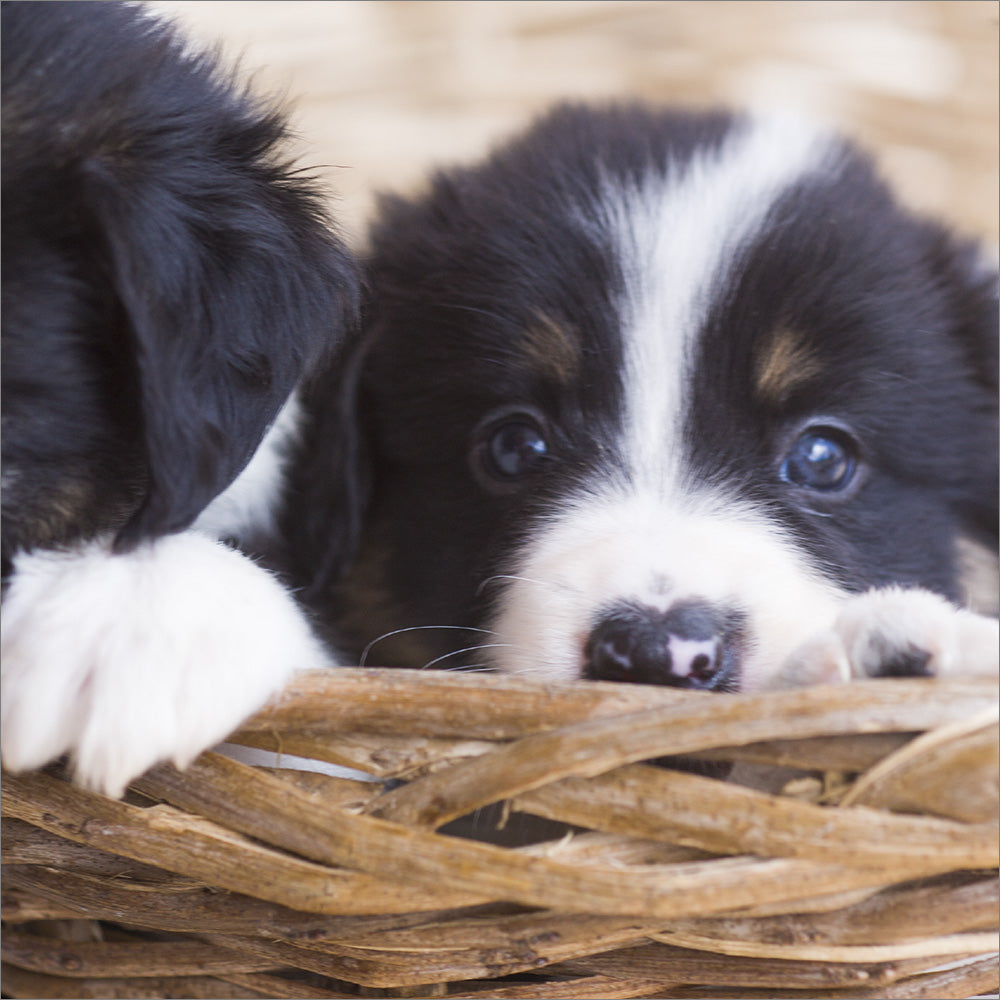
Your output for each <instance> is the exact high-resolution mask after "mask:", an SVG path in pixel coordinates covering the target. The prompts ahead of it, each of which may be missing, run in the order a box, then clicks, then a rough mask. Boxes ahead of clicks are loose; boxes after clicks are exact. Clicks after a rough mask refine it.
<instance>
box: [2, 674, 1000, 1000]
mask: <svg viewBox="0 0 1000 1000" xmlns="http://www.w3.org/2000/svg"><path fill="white" fill-rule="evenodd" d="M233 739H234V741H235V742H238V743H242V744H244V745H246V746H251V747H259V748H264V749H270V750H277V751H279V752H282V753H286V754H295V755H299V756H304V757H307V758H312V759H313V760H317V761H327V762H333V763H338V764H341V765H349V766H350V767H352V768H355V769H358V770H361V771H363V772H365V773H366V774H368V775H370V776H371V777H372V778H374V779H375V780H374V781H360V780H353V779H349V778H343V777H335V776H331V775H329V774H325V773H317V772H314V771H301V770H290V769H283V768H279V769H271V768H264V767H254V766H250V765H247V764H244V763H238V762H237V761H235V760H232V759H229V758H227V757H223V756H220V755H218V754H212V753H208V754H204V755H203V756H202V757H201V758H199V759H198V760H197V761H196V762H195V764H194V765H192V767H190V768H189V769H188V770H187V771H185V772H183V773H181V772H178V771H177V770H176V769H174V768H173V767H170V766H163V767H160V768H157V769H155V770H154V771H152V772H150V773H149V774H147V775H146V776H145V777H143V778H142V779H141V780H139V781H137V782H135V784H134V785H133V787H132V790H131V791H130V792H129V795H128V798H127V799H126V800H125V801H123V802H116V801H112V800H110V799H107V798H104V797H102V796H99V795H95V794H91V793H89V792H87V791H84V790H81V789H79V788H76V787H74V786H73V785H71V784H69V783H67V782H66V781H65V780H63V778H61V777H60V776H59V775H58V774H56V773H55V772H54V771H51V770H50V771H49V772H47V773H39V774H31V775H22V776H16V777H15V776H9V775H8V776H5V777H4V796H3V814H4V817H5V818H4V820H3V824H4V827H3V849H4V862H5V867H4V880H5V883H4V884H5V893H4V917H5V919H6V921H7V924H6V927H5V932H4V938H3V951H4V961H5V966H4V983H3V989H4V993H5V994H6V995H8V996H12V997H261V996H262V997H372V996H407V997H418V996H419V997H455V998H457V997H484V998H485V997H511V998H514V997H533V998H534V997H538V998H545V997H553V998H555V997H580V998H584V997H609V998H610V997H654V996H655V997H797V996H801V997H840V996H844V997H847V996H849V997H854V998H858V997H966V996H971V995H973V994H977V993H982V992H986V991H990V990H994V989H996V983H997V959H996V940H997V939H996V923H997V878H996V866H997V853H998V852H997V827H996V822H995V821H996V812H997V784H998V783H997V683H996V681H994V680H991V679H985V680H984V679H954V680H948V681H943V680H937V681H935V680H926V679H920V680H893V681H872V682H870V683H865V684H857V685H848V686H843V687H836V688H811V689H803V690H796V691H785V692H777V693H771V694H764V695H723V696H720V695H705V694H699V693H690V692H677V691H672V690H666V689H662V690H661V689H651V688H645V687H634V686H624V685H621V686H619V685H609V684H588V685H578V686H569V687H551V686H545V685H542V684H537V683H529V682H526V681H521V680H516V679H511V678H503V677H490V676H483V675H477V676H470V675H461V674H448V673H411V672H406V671H382V670H347V669H345V670H339V671H330V672H327V673H322V674H309V675H302V676H301V677H300V678H299V679H298V680H297V681H296V682H295V683H294V684H293V685H292V686H291V687H290V688H289V689H288V690H287V692H286V693H285V695H284V696H283V697H282V698H281V700H280V702H279V703H277V704H275V705H273V706H272V707H270V708H268V709H267V710H265V711H264V712H262V713H260V714H259V715H258V716H257V717H256V718H254V719H253V720H251V721H250V722H249V723H248V724H247V725H246V727H245V728H244V729H243V730H242V731H241V732H240V733H238V734H237V735H236V736H234V738H233ZM673 755H683V756H684V757H685V758H687V759H688V760H689V761H690V760H691V759H694V758H697V759H702V760H704V761H707V762H709V765H708V766H709V767H711V766H713V765H714V766H718V765H719V762H723V761H735V762H737V763H736V770H735V772H734V773H735V774H738V775H749V776H751V777H752V778H753V779H754V781H755V782H757V783H758V784H760V783H761V779H762V778H763V777H764V776H766V777H768V779H769V780H771V781H774V780H775V778H776V777H777V776H780V779H781V780H780V784H781V791H780V793H770V792H764V791H761V790H757V789H754V788H751V787H748V786H747V785H745V784H739V783H735V782H733V781H725V782H724V781H719V780H716V779H715V778H712V777H708V776H706V775H705V774H695V773H689V772H687V771H681V770H674V769H668V768H664V767H657V766H651V765H650V764H648V763H641V762H642V761H648V760H650V759H651V758H661V757H664V756H673ZM279 760H280V758H279ZM779 768H780V769H779ZM495 803H502V807H499V808H496V807H494V808H493V809H492V812H491V810H490V809H489V808H486V807H490V806H491V804H495ZM470 816H471V817H477V816H478V817H479V822H478V824H477V823H473V822H471V821H470V820H468V819H466V820H465V821H464V822H465V823H466V826H467V827H470V828H472V829H477V830H478V831H479V832H480V833H482V834H483V835H484V836H485V837H487V838H489V839H490V840H491V841H492V842H489V843H487V842H481V841H476V840H474V839H470V837H469V836H468V833H467V831H466V832H463V830H462V828H461V824H462V822H463V821H462V820H461V817H470ZM526 817H534V818H536V819H535V820H534V821H533V824H527V825H526V824H525V823H524V821H525V819H526ZM523 827H526V828H527V830H528V831H530V834H531V835H530V836H527V833H525V832H523V831H522V828H523ZM518 831H522V838H523V839H525V840H526V841H527V842H526V843H524V844H522V845H521V846H503V842H504V841H505V840H506V841H514V840H515V838H514V836H513V833H514V832H518ZM539 838H541V839H539Z"/></svg>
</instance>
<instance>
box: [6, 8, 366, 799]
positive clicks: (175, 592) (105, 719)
mask: <svg viewBox="0 0 1000 1000" xmlns="http://www.w3.org/2000/svg"><path fill="white" fill-rule="evenodd" d="M286 138H287V125H286V121H285V119H284V117H283V115H282V114H281V113H279V112H278V111H276V110H275V109H273V108H271V107H269V106H267V105H265V104H263V103H261V102H260V101H258V100H256V99H255V98H253V97H252V96H251V95H249V94H248V93H246V92H245V91H244V90H243V88H242V87H241V86H239V85H238V84H237V83H236V82H235V81H234V80H232V79H230V78H229V77H228V76H227V75H225V74H223V73H222V72H220V70H219V69H218V68H217V66H216V65H215V62H214V60H213V59H212V58H210V57H209V56H207V55H205V54H204V53H198V52H196V51H194V50H193V49H191V48H189V47H188V45H187V43H186V42H185V40H184V39H183V38H181V37H179V36H178V34H177V33H176V32H175V31H174V30H173V29H172V28H170V27H169V26H168V25H166V24H165V23H161V22H160V21H157V20H155V19H154V18H152V17H149V16H147V15H146V14H145V13H143V12H142V11H141V9H139V8H138V7H136V6H134V5H131V4H119V3H87V4H78V3H11V4H4V7H3V245H2V252H3V369H2V377H3V562H4V580H5V593H4V603H3V632H2V640H3V689H2V725H3V741H2V748H3V761H4V765H5V766H7V767H8V768H11V769H22V768H30V767H34V766H37V765H39V764H42V763H44V762H46V761H48V760H50V759H51V758H53V757H55V756H58V755H60V754H62V753H65V752H67V751H69V752H71V753H72V755H73V757H74V758H75V767H76V772H77V775H78V777H79V778H80V779H81V780H83V781H85V782H86V783H87V784H90V785H92V786H94V787H97V788H100V789H103V790H106V791H109V792H112V793H115V794H117V793H120V792H121V791H122V790H123V787H124V784H125V782H126V781H127V780H128V779H129V778H131V777H133V776H134V775H135V774H137V773H139V772H140V771H142V770H144V769H145V768H146V767H148V766H149V765H150V764H152V763H154V762H155V761H157V760H159V759H162V758H172V759H174V760H176V761H178V762H179V763H183V762H185V761H186V760H188V759H190V758H191V757H193V756H194V755H195V754H196V753H197V752H199V751H201V750H202V749H204V747H205V746H206V745H209V744H211V743H213V742H215V741H217V740H219V739H221V738H222V737H224V736H225V735H226V734H227V733H228V732H229V731H230V730H231V729H232V728H233V727H234V726H235V725H236V724H237V723H238V722H239V721H240V720H241V719H242V718H243V717H244V716H245V715H247V714H248V713H249V712H251V711H253V710H254V709H255V708H257V707H258V706H259V705H260V704H261V703H262V702H263V701H264V700H265V699H266V698H267V697H268V696H269V695H270V694H271V693H272V692H273V691H275V690H276V689H278V688H280V686H281V684H282V682H283V681H284V679H285V678H287V676H288V674H289V672H290V670H291V669H293V668H295V667H309V666H316V665H320V664H325V663H327V662H328V659H327V654H326V653H325V652H324V650H323V647H322V646H321V645H320V644H319V643H318V642H317V640H316V639H315V638H314V637H313V635H312V633H311V631H310V628H309V626H308V625H307V623H306V621H305V618H304V616H303V615H302V614H301V612H300V610H299V608H298V607H297V605H296V604H295V603H294V601H293V600H292V599H291V597H290V596H289V595H288V593H287V592H286V591H285V590H284V588H283V587H281V586H280V585H279V584H278V582H277V581H276V580H275V579H274V578H273V577H272V576H270V575H269V574H268V573H266V572H265V571H264V570H263V569H261V568H260V567H259V566H258V565H257V564H256V563H255V562H253V561H251V560H250V559H249V558H246V557H245V556H243V555H241V554H240V553H239V552H237V551H236V550H234V549H233V548H231V547H229V546H227V545H224V544H222V543H220V542H219V541H217V540H215V537H214V536H222V537H225V536H229V535H234V536H238V535H243V536H246V534H247V531H248V530H250V529H251V528H252V529H253V530H254V531H261V530H263V531H265V532H266V531H268V530H269V525H270V518H271V514H270V511H269V509H268V507H267V496H266V492H267V491H266V489H265V490H264V491H263V492H262V491H260V490H258V489H255V488H254V487H255V484H258V483H260V482H264V483H271V482H273V481H274V480H275V478H276V476H277V475H278V474H279V467H280V465H281V462H282V461H283V458H282V455H281V451H280V441H281V438H282V436H283V435H284V434H286V429H287V427H288V426H289V425H290V424H291V423H292V422H293V419H294V412H293V410H294V403H292V404H288V405H287V406H286V400H287V399H288V397H289V395H290V393H291V392H292V390H293V389H294V387H295V386H296V384H297V383H298V382H299V381H300V379H301V378H302V377H303V375H304V373H307V372H308V371H310V370H311V369H312V368H313V367H314V366H316V365H317V364H319V362H320V361H321V359H323V358H324V357H325V356H326V355H327V354H328V353H329V349H330V347H331V345H332V344H333V343H334V342H335V341H336V340H337V338H338V337H339V335H340V333H341V332H342V331H343V330H344V329H345V327H346V326H348V325H350V323H351V322H352V319H353V317H354V314H355V312H356V297H357V275H356V271H355V266H354V264H353V262H352V260H351V258H350V257H349V255H348V254H347V252H346V251H345V249H344V247H343V246H342V244H341V243H340V241H339V240H338V239H337V238H336V236H335V235H334V234H333V232H332V230H331V227H330V224H329V222H328V220H327V219H326V217H325V214H324V209H323V206H322V201H321V199H320V197H319V194H318V192H317V191H316V190H315V189H314V187H313V185H312V184H311V182H310V181H309V180H308V179H307V178H306V177H304V176H303V175H302V174H301V173H300V172H299V171H297V170H296V169H294V168H293V167H292V165H291V164H290V163H289V162H288V160H287V154H286V153H285V151H284V146H285V140H286ZM283 407H284V409H283ZM276 421H277V424H276V423H275V422H276ZM272 425H275V426H274V429H273V430H272V433H271V435H270V437H269V438H268V444H267V446H266V447H265V448H264V449H262V450H261V451H260V452H258V454H257V455H256V457H254V458H253V459H252V461H251V456H253V455H254V452H255V450H257V448H258V445H259V444H260V442H261V439H262V438H263V437H264V435H265V432H267V430H268V428H269V427H272ZM248 462H249V465H248ZM241 471H242V472H243V474H242V475H241V476H240V479H239V481H238V482H237V483H236V484H235V485H234V486H232V487H230V484H231V483H233V481H234V480H235V479H236V477H237V476H238V474H240V473H241ZM227 487H229V489H228V490H227ZM224 490H225V491H226V492H225V493H224V495H223V496H221V497H219V494H221V493H223V491H224ZM217 497H218V499H216V498H217ZM213 500H214V503H213ZM206 508H207V509H206ZM192 525H194V527H193V528H192Z"/></svg>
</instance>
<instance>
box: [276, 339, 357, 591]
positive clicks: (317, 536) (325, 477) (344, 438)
mask: <svg viewBox="0 0 1000 1000" xmlns="http://www.w3.org/2000/svg"><path fill="white" fill-rule="evenodd" d="M373 339H374V333H373V332H371V331H368V332H366V333H365V334H363V335H362V334H358V335H357V336H355V337H353V338H350V339H349V340H348V342H346V343H345V344H344V345H342V347H341V349H340V350H339V351H338V352H337V353H336V355H335V357H334V358H333V360H332V362H331V363H330V364H328V365H326V366H325V367H324V368H323V369H322V370H320V371H318V372H317V373H316V374H315V375H314V376H313V377H312V378H311V379H309V380H308V381H307V382H306V383H305V384H304V386H303V388H302V391H301V394H300V398H301V400H302V403H303V411H304V414H305V419H304V422H303V424H302V427H301V433H300V436H299V440H298V443H297V448H298V451H297V453H296V455H295V458H294V460H293V461H292V462H291V463H290V468H289V481H288V485H287V497H288V501H289V502H287V503H286V504H285V505H284V509H283V513H282V517H283V518H284V519H285V522H284V523H282V524H281V538H282V540H283V545H284V551H283V552H282V553H281V554H279V557H278V561H279V563H280V562H281V561H284V562H285V568H286V569H287V571H288V573H289V575H290V576H291V578H292V580H293V581H294V583H295V586H296V590H297V593H298V594H299V596H300V598H301V599H302V600H303V601H305V602H306V603H307V604H314V605H319V604H322V602H323V601H324V599H325V598H326V597H328V595H329V592H330V590H331V588H332V587H333V586H334V585H335V584H336V583H337V582H338V580H339V579H340V577H341V576H342V574H343V573H344V571H345V570H346V569H347V567H348V565H349V564H350V562H351V560H352V559H353V557H354V554H355V552H356V550H357V546H358V543H359V541H360V537H361V527H362V522H363V519H364V516H365V512H366V510H367V508H368V504H369V501H370V498H371V491H372V459H371V448H370V444H369V438H368V432H367V430H366V426H365V420H364V414H363V413H362V402H361V389H362V380H363V374H364V368H365V363H366V360H367V357H368V353H369V351H370V349H371V345H372V342H373ZM292 519H294V520H292Z"/></svg>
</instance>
